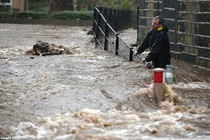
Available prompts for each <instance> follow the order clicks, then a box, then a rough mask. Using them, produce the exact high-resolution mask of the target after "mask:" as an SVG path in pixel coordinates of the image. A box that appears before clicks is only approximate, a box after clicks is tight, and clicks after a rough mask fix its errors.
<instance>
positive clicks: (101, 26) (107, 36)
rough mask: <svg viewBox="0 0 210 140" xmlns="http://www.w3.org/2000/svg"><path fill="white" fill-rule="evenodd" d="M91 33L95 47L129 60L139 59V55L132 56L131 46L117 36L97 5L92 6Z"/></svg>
mask: <svg viewBox="0 0 210 140" xmlns="http://www.w3.org/2000/svg"><path fill="white" fill-rule="evenodd" d="M118 22H123V21H118ZM115 27H116V26H115ZM93 34H94V38H95V47H101V48H103V49H104V50H106V51H108V52H112V53H114V54H115V55H120V56H121V57H123V58H125V59H128V60H129V61H134V60H135V61H138V60H141V57H140V56H138V57H135V58H134V57H133V47H130V46H128V45H127V44H126V43H125V42H124V41H123V40H122V39H121V38H120V37H119V34H118V33H117V32H116V31H115V30H114V29H113V28H112V27H111V25H110V24H109V23H108V21H107V20H106V19H105V17H104V15H103V14H102V13H101V11H100V10H99V9H98V8H97V7H95V8H94V18H93Z"/></svg>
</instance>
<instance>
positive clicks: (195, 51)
mask: <svg viewBox="0 0 210 140" xmlns="http://www.w3.org/2000/svg"><path fill="white" fill-rule="evenodd" d="M137 13H138V27H137V32H138V33H137V40H138V42H141V41H142V39H143V38H144V36H145V34H146V32H147V31H148V30H149V29H150V27H151V19H152V18H153V17H154V16H156V15H162V16H163V17H164V18H165V24H166V25H167V26H168V28H169V38H170V44H171V55H172V57H173V58H175V59H178V60H184V61H187V62H189V63H192V64H195V65H198V66H201V67H205V68H210V32H209V29H210V1H209V0H141V1H140V3H139V8H138V10H137Z"/></svg>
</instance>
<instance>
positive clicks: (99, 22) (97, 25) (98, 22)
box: [95, 14, 101, 48]
mask: <svg viewBox="0 0 210 140" xmlns="http://www.w3.org/2000/svg"><path fill="white" fill-rule="evenodd" d="M100 16H101V15H100V14H99V16H98V21H97V24H96V37H95V48H97V44H98V43H97V39H98V34H99V26H100V24H101V17H100Z"/></svg>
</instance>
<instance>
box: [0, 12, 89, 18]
mask: <svg viewBox="0 0 210 140" xmlns="http://www.w3.org/2000/svg"><path fill="white" fill-rule="evenodd" d="M3 18H17V19H60V20H75V19H81V20H92V19H93V11H61V12H56V13H53V14H52V15H48V13H46V12H34V11H24V12H17V13H12V12H0V19H3Z"/></svg>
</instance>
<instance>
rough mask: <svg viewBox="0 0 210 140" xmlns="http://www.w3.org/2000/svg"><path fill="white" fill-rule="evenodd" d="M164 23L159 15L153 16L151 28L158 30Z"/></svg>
mask: <svg viewBox="0 0 210 140" xmlns="http://www.w3.org/2000/svg"><path fill="white" fill-rule="evenodd" d="M163 23H164V18H163V17H161V16H155V17H154V18H153V19H152V29H153V30H158V28H160V27H162V26H163Z"/></svg>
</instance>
